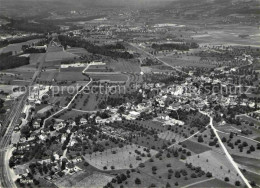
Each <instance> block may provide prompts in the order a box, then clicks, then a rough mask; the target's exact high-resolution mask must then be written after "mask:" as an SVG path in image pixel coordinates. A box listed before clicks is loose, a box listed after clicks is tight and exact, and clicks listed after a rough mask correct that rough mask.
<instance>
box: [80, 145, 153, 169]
mask: <svg viewBox="0 0 260 188" xmlns="http://www.w3.org/2000/svg"><path fill="white" fill-rule="evenodd" d="M144 149H145V147H142V146H137V145H134V144H133V145H127V146H124V147H122V148H119V147H117V148H112V149H107V150H105V151H104V152H96V153H93V154H87V155H85V156H84V159H85V160H86V161H87V162H88V163H90V164H91V165H92V166H94V167H96V168H98V169H100V170H105V169H106V168H107V170H114V169H115V170H119V169H130V168H131V167H132V168H136V167H138V165H139V164H140V163H143V162H145V161H147V160H148V159H149V158H150V157H147V154H148V153H147V152H146V151H144ZM136 151H139V152H140V153H142V154H145V155H144V156H141V155H140V154H137V152H136ZM156 153H157V151H155V150H150V154H151V156H153V155H155V154H156ZM130 166H131V167H130Z"/></svg>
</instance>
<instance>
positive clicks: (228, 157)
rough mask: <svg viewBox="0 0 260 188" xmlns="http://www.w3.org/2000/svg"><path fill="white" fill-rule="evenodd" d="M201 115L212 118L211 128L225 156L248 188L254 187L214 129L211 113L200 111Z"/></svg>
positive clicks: (211, 119)
mask: <svg viewBox="0 0 260 188" xmlns="http://www.w3.org/2000/svg"><path fill="white" fill-rule="evenodd" d="M200 113H202V114H204V115H206V116H208V117H209V118H210V127H211V129H212V130H213V132H214V134H215V135H216V137H217V139H218V143H219V144H220V146H221V147H222V149H223V151H224V153H225V156H226V157H227V159H228V160H229V162H230V163H231V164H232V166H233V167H234V169H235V170H236V171H237V173H238V175H239V176H240V177H241V179H242V180H243V182H244V183H245V184H246V186H247V187H249V188H252V186H251V185H250V183H249V182H248V180H247V179H246V178H245V176H244V175H243V174H242V172H241V171H240V169H239V167H238V165H237V163H236V162H235V161H234V160H233V158H232V157H231V155H230V154H229V152H228V150H227V148H226V147H225V145H224V144H223V142H222V140H221V138H220V136H219V134H218V130H217V129H216V128H215V127H214V125H213V118H212V117H211V116H210V114H209V113H206V112H202V111H200Z"/></svg>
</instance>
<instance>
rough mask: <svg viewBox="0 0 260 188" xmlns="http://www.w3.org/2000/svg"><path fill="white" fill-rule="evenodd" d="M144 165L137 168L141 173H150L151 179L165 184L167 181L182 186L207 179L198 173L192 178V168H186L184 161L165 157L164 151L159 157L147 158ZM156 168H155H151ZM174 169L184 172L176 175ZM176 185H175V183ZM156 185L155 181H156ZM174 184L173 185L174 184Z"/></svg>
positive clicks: (172, 184)
mask: <svg viewBox="0 0 260 188" xmlns="http://www.w3.org/2000/svg"><path fill="white" fill-rule="evenodd" d="M144 165H145V166H144V167H139V168H138V170H139V171H140V172H141V175H140V176H141V177H142V174H147V175H150V176H151V178H152V179H155V180H157V182H158V183H160V184H164V185H166V183H167V182H168V183H169V184H170V185H171V186H172V187H175V186H177V187H182V186H185V185H189V184H191V183H193V182H194V181H201V180H205V179H207V177H205V175H200V176H199V175H198V176H196V177H194V178H192V177H191V174H193V173H195V172H194V171H193V170H192V169H190V168H188V167H187V166H186V165H185V163H184V162H182V161H181V160H179V159H178V158H175V157H173V156H171V157H169V158H168V157H166V152H165V153H163V154H162V156H161V157H159V158H157V157H153V161H151V160H149V161H147V162H146V163H144ZM153 169H156V170H153ZM176 171H179V172H180V171H185V172H186V174H181V175H180V177H176V176H175V174H176ZM176 182H177V183H178V185H175V183H176ZM156 185H157V183H156ZM174 185H175V186H174Z"/></svg>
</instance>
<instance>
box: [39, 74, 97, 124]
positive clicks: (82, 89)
mask: <svg viewBox="0 0 260 188" xmlns="http://www.w3.org/2000/svg"><path fill="white" fill-rule="evenodd" d="M91 82H92V78H90V81H89V82H88V83H87V84H86V85H85V86H83V87H82V88H81V89H80V90H79V91H77V93H76V94H75V95H74V96H73V97H72V99H71V100H70V102H69V103H68V104H67V106H65V107H63V108H62V109H61V110H59V111H57V112H55V113H54V114H52V115H51V116H49V117H48V118H46V119H44V122H43V126H42V127H44V126H45V123H46V122H47V121H48V120H49V119H51V118H52V117H54V116H55V115H57V114H59V113H61V112H63V111H64V110H67V109H68V108H69V107H70V105H71V104H72V102H73V101H74V100H75V99H76V97H77V96H78V94H80V93H81V92H82V91H84V89H85V88H86V87H87V86H88V85H89V84H90V83H91Z"/></svg>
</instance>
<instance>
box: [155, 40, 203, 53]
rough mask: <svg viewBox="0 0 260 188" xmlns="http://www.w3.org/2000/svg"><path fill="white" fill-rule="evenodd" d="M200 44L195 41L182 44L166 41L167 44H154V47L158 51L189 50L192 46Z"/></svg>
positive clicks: (195, 46) (196, 46)
mask: <svg viewBox="0 0 260 188" xmlns="http://www.w3.org/2000/svg"><path fill="white" fill-rule="evenodd" d="M198 47H199V45H198V44H197V43H195V42H191V43H182V44H175V43H166V44H152V48H153V49H155V50H157V51H162V50H181V51H188V50H189V49H192V48H198Z"/></svg>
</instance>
